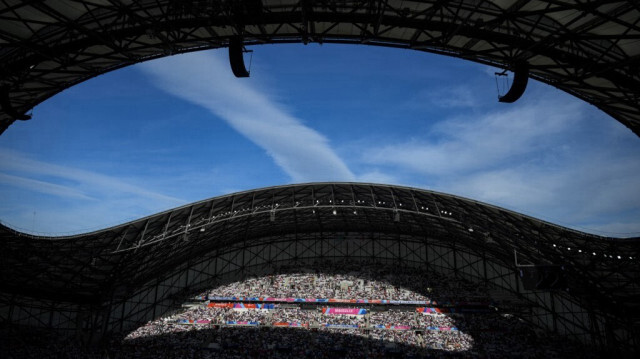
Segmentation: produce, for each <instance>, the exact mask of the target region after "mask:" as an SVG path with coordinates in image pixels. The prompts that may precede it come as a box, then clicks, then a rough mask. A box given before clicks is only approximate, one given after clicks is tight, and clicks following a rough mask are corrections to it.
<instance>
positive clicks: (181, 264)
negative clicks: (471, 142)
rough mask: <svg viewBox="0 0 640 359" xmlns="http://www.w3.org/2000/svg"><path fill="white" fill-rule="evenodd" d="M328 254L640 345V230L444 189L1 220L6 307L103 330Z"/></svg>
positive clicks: (625, 345)
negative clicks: (79, 230) (29, 221)
mask: <svg viewBox="0 0 640 359" xmlns="http://www.w3.org/2000/svg"><path fill="white" fill-rule="evenodd" d="M514 251H516V252H517V254H518V262H519V263H520V264H523V263H526V264H550V263H553V264H561V265H563V266H564V268H565V274H566V277H567V279H568V281H569V290H568V291H530V290H525V289H524V288H523V286H522V283H521V282H520V280H519V274H518V267H517V266H516V264H515V261H514ZM327 259H335V260H337V259H347V260H371V261H377V262H385V263H393V264H394V265H397V266H402V267H409V268H416V269H417V270H423V271H426V272H428V271H437V272H439V273H443V274H447V275H450V276H452V277H457V278H463V279H466V280H470V281H472V282H476V283H478V284H479V285H483V286H489V287H491V288H493V289H494V290H495V292H496V296H497V297H502V298H507V299H508V300H506V301H505V302H503V304H504V305H509V306H512V309H513V308H514V307H513V303H517V305H515V307H518V308H520V309H517V310H519V311H520V315H521V316H523V317H524V318H526V319H527V320H528V321H530V322H531V323H532V324H533V325H536V326H539V327H542V328H546V329H547V330H553V331H554V332H557V333H561V334H565V335H569V336H573V337H574V338H576V339H579V340H581V341H583V342H585V343H588V344H592V345H595V346H597V347H600V348H616V350H624V351H634V350H638V349H639V347H640V343H639V342H638V339H639V338H640V336H639V335H638V329H639V325H638V324H639V323H640V301H639V300H638V298H639V295H640V241H639V239H638V238H635V239H615V238H605V237H598V236H593V235H589V234H585V233H581V232H576V231H573V230H570V229H567V228H563V227H559V226H556V225H553V224H551V223H547V222H543V221H540V220H536V219H534V218H531V217H527V216H525V215H521V214H518V213H515V212H511V211H508V210H505V209H501V208H498V207H494V206H491V205H487V204H483V203H479V202H476V201H473V200H469V199H464V198H460V197H456V196H452V195H446V194H441V193H436V192H431V191H427V190H419V189H414V188H407V187H398V186H386V185H372V184H358V183H313V184H300V185H288V186H280V187H271V188H266V189H260V190H254V191H247V192H241V193H235V194H231V195H227V196H222V197H217V198H213V199H209V200H205V201H201V202H197V203H194V204H191V205H187V206H183V207H180V208H176V209H173V210H170V211H166V212H163V213H160V214H157V215H153V216H150V217H146V218H142V219H140V220H136V221H133V222H130V223H126V224H123V225H120V226H117V227H113V228H108V229H105V230H101V231H97V232H92V233H87V234H83V235H77V236H71V237H34V236H31V235H27V234H24V233H19V232H16V231H14V230H12V229H10V228H7V227H4V226H3V227H0V263H1V264H2V270H1V277H0V281H1V282H2V287H1V288H0V319H1V321H2V322H4V323H11V324H25V325H32V326H38V327H49V328H57V329H60V330H67V331H69V333H76V332H78V331H79V330H85V331H89V332H91V333H94V335H96V336H97V337H101V336H103V335H108V334H112V333H118V332H122V331H127V330H131V329H133V328H135V327H136V326H138V325H140V324H141V323H144V322H146V321H148V320H150V319H153V318H156V317H158V316H161V315H162V314H164V313H166V312H167V311H169V310H171V309H172V308H175V307H176V306H177V305H179V304H180V303H182V302H184V301H185V300H186V299H187V298H189V297H190V296H192V295H194V294H197V293H199V292H201V291H204V290H207V289H210V288H212V287H213V286H214V285H217V284H221V283H226V282H229V281H231V280H237V279H240V278H244V277H245V276H246V275H250V274H260V273H267V272H268V271H269V270H270V268H272V267H273V266H274V265H277V264H302V263H312V262H314V261H317V260H327ZM507 303H511V304H507ZM522 308H524V309H522ZM514 310H516V309H514Z"/></svg>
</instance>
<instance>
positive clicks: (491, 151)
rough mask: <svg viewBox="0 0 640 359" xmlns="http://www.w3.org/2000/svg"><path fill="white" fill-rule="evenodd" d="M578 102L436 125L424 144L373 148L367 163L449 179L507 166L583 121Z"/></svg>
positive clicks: (423, 141) (513, 110)
mask: <svg viewBox="0 0 640 359" xmlns="http://www.w3.org/2000/svg"><path fill="white" fill-rule="evenodd" d="M580 112H581V109H580V107H579V106H578V105H577V104H575V102H574V103H571V104H561V103H555V104H553V103H546V104H544V105H542V106H541V105H540V104H538V103H535V104H530V105H528V106H522V107H518V108H516V109H512V110H509V111H502V112H493V113H489V114H486V115H484V116H481V117H479V118H473V117H471V116H465V117H458V118H454V119H449V120H445V121H442V122H439V123H437V124H436V125H434V126H433V127H432V129H431V133H428V134H425V136H424V137H426V140H416V139H412V140H409V141H406V142H403V143H399V144H390V145H386V146H381V147H379V148H371V149H369V150H368V151H367V152H366V153H365V155H364V159H365V161H368V162H371V163H375V164H387V165H397V166H402V167H406V168H408V169H411V170H413V171H416V172H419V173H424V174H433V175H438V176H442V175H448V174H453V173H457V174H462V173H465V172H469V171H473V170H477V169H486V168H487V167H489V166H493V165H497V164H504V163H505V161H507V160H509V159H515V158H517V156H519V155H523V154H529V153H532V152H535V151H539V150H544V149H545V148H547V147H548V146H549V141H550V138H549V136H553V135H556V134H559V133H562V132H563V131H564V130H566V129H567V128H569V127H570V126H571V125H572V124H574V123H575V122H576V119H578V118H579V116H580Z"/></svg>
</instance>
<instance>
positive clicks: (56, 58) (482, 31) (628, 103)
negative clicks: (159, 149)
mask: <svg viewBox="0 0 640 359" xmlns="http://www.w3.org/2000/svg"><path fill="white" fill-rule="evenodd" d="M0 19H1V20H0V21H1V23H0V24H1V25H0V44H1V46H2V47H1V48H0V106H1V107H2V109H1V111H0V133H1V132H3V131H4V130H5V129H6V128H7V127H8V126H9V125H11V123H13V122H14V121H15V120H16V119H26V118H27V116H28V113H29V111H30V109H32V108H33V107H34V106H36V105H37V104H39V103H41V102H42V101H44V100H46V99H47V98H49V97H51V96H53V95H55V94H57V93H59V92H60V91H63V90H64V89H66V88H69V87H71V86H73V85H75V84H77V83H80V82H82V81H85V80H87V79H90V78H92V77H95V76H97V75H99V74H102V73H105V72H108V71H112V70H115V69H118V68H121V67H124V66H128V65H131V64H135V63H138V62H142V61H146V60H150V59H154V58H159V57H163V56H168V55H173V54H178V53H185V52H191V51H198V50H205V49H214V48H222V47H227V46H229V43H230V41H231V39H233V38H238V37H240V39H241V40H242V42H243V43H244V44H245V45H259V44H270V43H291V42H301V43H305V44H306V43H309V42H317V43H350V44H367V45H378V46H390V47H398V48H403V49H413V50H418V51H426V52H432V53H437V54H443V55H447V56H454V57H459V58H463V59H467V60H470V61H475V62H479V63H483V64H488V65H492V66H496V67H501V68H505V69H514V68H515V67H517V66H519V64H522V63H525V62H526V63H527V64H528V68H529V77H530V78H533V79H536V80H539V81H541V82H544V83H547V84H550V85H552V86H554V87H557V88H559V89H561V90H563V91H566V92H568V93H570V94H572V95H574V96H576V97H578V98H581V99H583V100H585V101H587V102H589V103H591V104H593V105H595V106H597V107H598V108H600V109H601V110H603V111H604V112H606V113H608V114H609V115H611V116H612V117H613V118H615V119H616V120H618V121H620V122H621V123H623V124H624V125H625V126H627V127H629V128H630V129H631V130H632V131H633V132H634V133H636V134H638V135H640V24H639V21H640V9H639V5H638V4H637V2H634V1H609V0H599V1H597V0H596V1H586V2H582V1H528V0H462V1H442V0H433V1H405V0H403V1H401V0H384V1H382V0H380V1H349V0H344V1H338V0H324V1H307V0H291V1H289V0H262V1H260V0H245V1H241V0H235V1H233V0H227V1H216V0H191V1H188V0H181V1H178V0H164V1H163V0H147V1H144V0H143V1H130V0H129V1H126V0H125V1H114V0H78V1H54V0H42V1H20V0H5V1H2V3H1V4H0ZM212 86H214V85H213V84H212Z"/></svg>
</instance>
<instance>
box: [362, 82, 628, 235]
mask: <svg viewBox="0 0 640 359" xmlns="http://www.w3.org/2000/svg"><path fill="white" fill-rule="evenodd" d="M601 117H603V115H601V114H599V113H597V111H594V110H593V109H591V108H590V107H588V105H586V104H583V103H580V102H579V101H577V100H575V99H571V98H568V96H565V95H559V96H557V98H552V97H551V96H548V95H547V96H544V97H539V96H537V94H535V93H532V94H529V99H528V100H527V101H526V102H525V103H524V104H521V105H518V106H517V107H515V108H514V109H510V110H505V111H492V112H490V113H486V114H483V115H480V116H478V117H474V116H472V115H469V116H457V117H452V118H449V119H445V120H442V121H440V122H438V123H436V124H435V125H433V126H432V127H431V128H430V130H429V131H428V132H427V133H425V134H423V136H422V138H421V139H418V138H419V137H418V136H419V134H416V137H415V138H413V139H410V140H408V141H406V142H400V143H389V144H386V145H382V146H379V147H374V148H368V149H366V150H364V152H363V161H364V162H366V163H369V164H370V165H373V166H377V167H381V166H384V168H385V169H386V171H387V172H393V173H400V174H404V178H411V179H412V180H413V181H415V179H416V177H422V178H423V180H422V183H423V184H428V185H429V186H430V187H431V188H434V189H437V190H439V191H443V192H448V193H455V194H459V195H463V196H466V197H469V198H473V199H478V200H482V201H486V202H489V203H494V204H497V205H500V206H504V207H507V208H511V209H514V210H516V211H521V212H525V213H528V214H531V215H533V216H536V217H538V218H543V219H547V220H550V221H551V222H557V223H558V222H559V223H560V224H564V225H569V226H573V227H580V228H581V229H584V228H589V229H594V230H597V229H602V228H607V229H613V228H617V229H624V230H629V229H635V230H634V231H633V232H636V234H637V233H638V232H640V222H639V221H638V220H637V219H635V220H631V221H629V220H626V219H629V218H632V217H633V216H634V213H637V212H640V188H639V187H638V182H637V178H638V177H640V158H639V157H638V154H637V153H636V154H633V153H629V152H626V150H625V148H624V146H623V145H622V143H621V141H619V140H618V139H619V138H620V136H621V133H620V131H619V129H618V128H617V127H619V126H613V125H611V126H609V125H601V124H600V122H598V121H596V120H600V121H602V120H603V119H602V118H601ZM606 121H611V120H610V119H606ZM607 124H608V122H607ZM589 128H599V129H600V131H599V132H598V133H597V134H594V133H593V132H589V131H588V130H585V129H589ZM625 135H628V134H627V133H625ZM630 222H634V224H631V223H630ZM607 223H618V225H616V226H610V225H608V224H607Z"/></svg>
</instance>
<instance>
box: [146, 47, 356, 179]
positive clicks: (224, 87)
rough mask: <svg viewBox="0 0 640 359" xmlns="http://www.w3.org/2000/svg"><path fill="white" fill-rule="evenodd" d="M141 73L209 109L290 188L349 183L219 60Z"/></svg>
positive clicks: (324, 148) (195, 58)
mask: <svg viewBox="0 0 640 359" xmlns="http://www.w3.org/2000/svg"><path fill="white" fill-rule="evenodd" d="M140 68H142V69H143V70H144V71H145V72H147V73H148V74H149V75H151V77H152V78H153V80H154V82H155V83H156V84H157V85H158V86H159V87H160V88H161V89H163V90H164V91H166V92H168V93H170V94H173V95H175V96H177V97H179V98H182V99H184V100H186V101H189V102H191V103H194V104H197V105H199V106H202V107H204V108H206V109H208V110H209V111H211V113H213V114H215V115H216V116H218V117H220V118H222V119H223V120H224V121H226V122H227V123H228V124H229V125H230V126H232V127H233V128H234V129H235V130H236V131H238V132H239V133H241V134H243V135H244V136H245V137H247V138H248V139H249V140H251V141H252V142H254V143H255V144H257V145H258V146H260V147H261V148H263V149H264V150H265V151H267V153H268V154H269V155H270V156H271V157H272V158H273V159H274V161H275V162H276V164H277V165H278V166H280V167H281V168H282V169H283V170H284V171H285V172H286V173H287V174H288V175H289V176H290V177H291V179H292V180H293V181H294V182H305V181H318V180H342V181H353V180H354V178H355V176H354V175H353V173H352V172H351V171H350V170H349V168H347V165H346V164H345V163H344V162H343V161H342V160H341V159H340V158H339V157H338V155H337V154H336V153H335V152H334V151H333V149H332V148H331V147H330V144H329V141H328V140H327V138H326V137H324V136H323V135H322V134H320V133H318V132H317V131H315V130H313V129H311V128H309V127H307V126H305V125H304V124H303V123H302V121H300V120H299V119H297V118H296V117H294V116H293V115H291V114H290V113H289V112H288V111H287V110H286V109H284V108H283V106H281V105H279V104H277V103H275V102H274V101H273V100H271V99H270V98H269V96H268V95H267V94H265V93H264V92H263V91H258V90H257V89H256V87H254V86H252V83H251V82H250V81H252V79H236V78H235V77H233V75H232V73H231V69H230V68H229V64H228V63H227V61H224V60H223V59H222V58H221V56H217V55H214V54H212V53H211V52H209V53H194V54H190V55H189V56H175V57H170V58H165V59H160V60H156V61H151V62H148V63H145V64H142V65H141V67H140Z"/></svg>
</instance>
